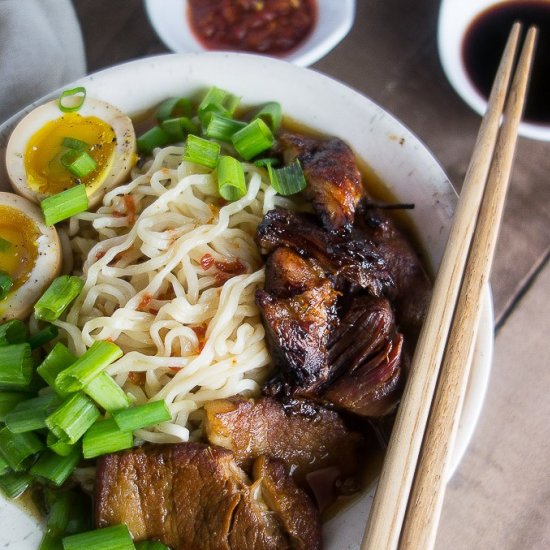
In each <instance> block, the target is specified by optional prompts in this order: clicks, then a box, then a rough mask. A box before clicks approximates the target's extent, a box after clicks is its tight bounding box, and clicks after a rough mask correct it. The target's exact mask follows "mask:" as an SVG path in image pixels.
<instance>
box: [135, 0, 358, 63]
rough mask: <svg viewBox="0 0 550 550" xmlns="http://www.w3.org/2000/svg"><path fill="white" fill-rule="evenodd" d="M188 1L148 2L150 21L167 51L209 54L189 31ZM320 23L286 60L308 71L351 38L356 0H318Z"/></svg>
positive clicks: (146, 0) (148, 0)
mask: <svg viewBox="0 0 550 550" xmlns="http://www.w3.org/2000/svg"><path fill="white" fill-rule="evenodd" d="M186 4H187V0H162V1H159V0H145V7H146V9H147V15H148V16H149V21H151V25H153V28H154V29H155V31H156V33H157V34H158V36H159V38H160V39H161V40H162V41H163V42H164V44H165V45H166V47H167V48H169V49H171V50H172V51H174V52H179V53H192V52H196V53H200V52H205V51H207V50H206V49H205V48H204V46H203V45H202V44H201V43H200V42H199V41H198V40H197V39H196V38H195V36H194V34H193V33H192V32H191V29H190V27H189V23H188V19H187V16H186V13H187V6H186ZM317 6H318V14H317V15H318V17H317V23H316V25H315V28H314V29H313V32H312V33H311V34H310V36H309V37H308V38H307V39H306V40H305V41H304V42H303V43H302V44H301V45H300V46H299V47H298V48H296V49H294V50H292V51H291V52H290V53H289V54H288V55H286V56H284V57H282V58H283V59H285V61H290V62H291V63H294V64H295V65H300V66H301V67H307V66H308V65H311V64H312V63H315V62H316V61H317V60H319V59H321V57H323V56H325V55H326V54H327V53H328V52H330V50H332V49H333V48H334V47H335V46H336V45H337V44H338V43H339V42H340V41H341V40H342V39H343V38H344V37H345V36H346V34H348V32H349V30H350V28H351V26H352V24H353V20H354V17H355V0H317Z"/></svg>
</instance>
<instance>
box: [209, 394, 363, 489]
mask: <svg viewBox="0 0 550 550" xmlns="http://www.w3.org/2000/svg"><path fill="white" fill-rule="evenodd" d="M205 410H206V421H205V430H206V436H207V437H208V440H209V441H210V442H211V443H213V444H215V445H220V446H222V447H225V448H227V449H230V450H231V451H233V452H234V453H235V458H236V460H237V462H238V463H239V465H241V466H242V467H243V468H245V469H248V468H250V466H251V464H252V462H253V461H254V460H256V458H257V457H259V456H261V455H267V456H270V457H273V458H279V459H281V460H283V461H284V462H285V464H287V466H288V467H289V469H290V471H291V472H292V477H293V478H294V479H296V481H297V482H298V483H299V484H300V485H301V486H304V482H306V480H307V478H308V476H309V475H310V474H311V473H312V472H316V471H319V470H326V469H329V468H330V469H331V471H332V472H333V473H334V472H335V471H336V470H337V471H338V475H337V476H336V477H337V479H335V480H334V481H336V482H337V483H338V484H339V488H340V491H341V492H342V491H345V490H346V488H350V489H351V488H352V487H353V486H355V485H357V483H356V480H355V479H353V478H354V477H355V476H356V475H357V473H358V461H357V455H358V452H359V448H360V445H361V436H360V435H359V434H357V433H355V432H352V431H350V430H349V429H347V428H346V425H345V424H344V422H343V421H342V419H341V418H340V416H339V415H338V413H337V412H335V411H330V410H328V409H326V408H325V407H322V406H320V405H316V404H313V403H311V402H309V401H305V400H291V401H289V402H286V403H282V402H281V401H279V400H277V399H273V398H270V397H260V398H259V399H256V400H247V399H231V400H230V399H220V400H217V401H212V402H210V403H207V404H206V405H205Z"/></svg>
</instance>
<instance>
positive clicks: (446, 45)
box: [437, 0, 550, 141]
mask: <svg viewBox="0 0 550 550" xmlns="http://www.w3.org/2000/svg"><path fill="white" fill-rule="evenodd" d="M506 1H508V0H443V1H442V2H441V8H440V11H439V23H438V29H437V46H438V50H439V58H440V59H441V64H442V66H443V70H444V71H445V74H446V75H447V79H448V80H449V82H450V83H451V85H452V86H453V88H454V89H455V90H456V92H457V93H458V95H460V97H461V98H462V99H463V100H464V101H465V102H466V103H467V104H468V105H469V106H470V107H471V108H472V109H473V110H474V111H476V112H477V113H478V114H480V115H483V114H484V113H485V110H486V108H487V99H486V98H485V97H484V96H483V95H482V94H481V93H480V92H479V91H478V90H477V88H476V87H475V86H474V85H473V83H472V81H471V79H470V77H469V75H468V73H467V71H466V67H465V65H464V59H463V56H462V47H463V42H464V38H465V36H466V32H467V30H468V28H469V27H470V24H471V23H472V22H473V21H474V20H475V19H476V17H477V16H478V15H479V14H481V13H482V12H484V11H485V10H487V9H488V8H490V7H491V6H494V5H495V4H502V3H503V2H506ZM519 134H520V135H522V136H524V137H528V138H531V139H538V140H541V141H550V126H548V125H542V124H540V125H539V124H532V123H528V122H522V123H521V124H520V125H519Z"/></svg>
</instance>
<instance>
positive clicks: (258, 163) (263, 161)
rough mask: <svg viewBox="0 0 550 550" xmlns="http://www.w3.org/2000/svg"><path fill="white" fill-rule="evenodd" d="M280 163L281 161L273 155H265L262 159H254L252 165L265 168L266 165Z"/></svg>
mask: <svg viewBox="0 0 550 550" xmlns="http://www.w3.org/2000/svg"><path fill="white" fill-rule="evenodd" d="M279 164H281V161H280V160H279V159H278V158H275V157H266V158H263V159H258V160H255V161H254V166H257V167H258V168H267V167H268V166H278V165H279Z"/></svg>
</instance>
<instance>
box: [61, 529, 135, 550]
mask: <svg viewBox="0 0 550 550" xmlns="http://www.w3.org/2000/svg"><path fill="white" fill-rule="evenodd" d="M63 548H64V550H89V549H92V548H93V550H134V548H135V547H134V542H133V540H132V536H131V535H130V531H129V530H128V527H127V526H126V525H113V526H111V527H105V528H103V529H96V530H95V531H88V532H87V533H79V534H78V535H71V536H70V537H65V538H64V539H63Z"/></svg>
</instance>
